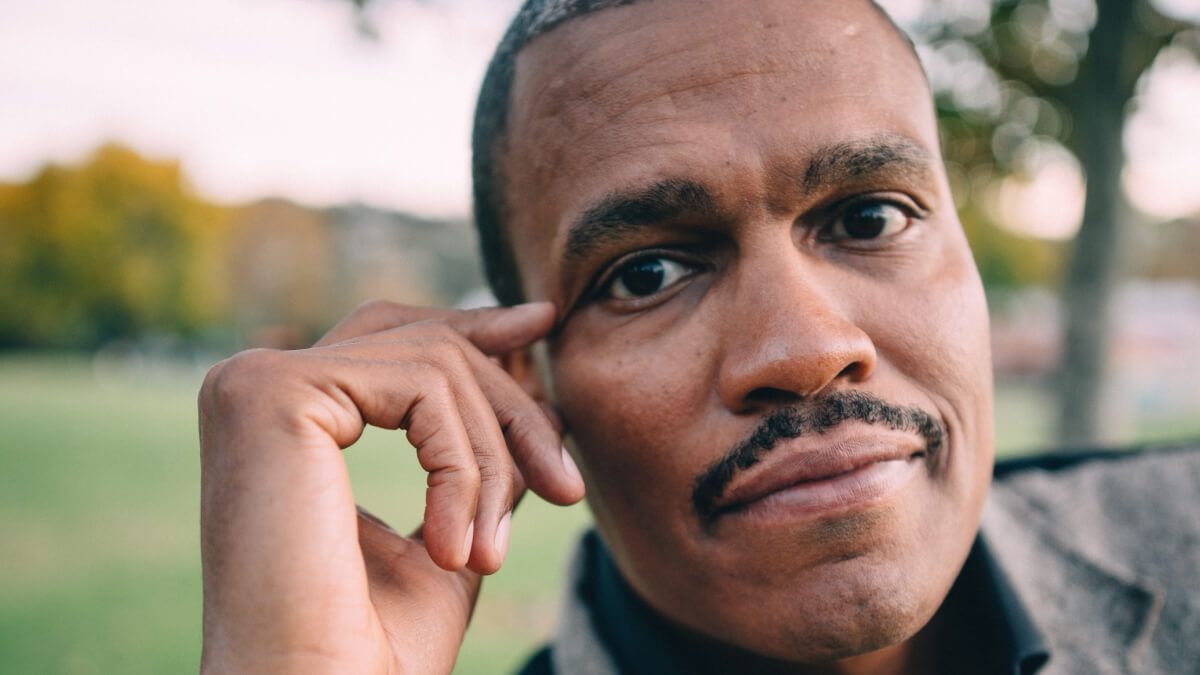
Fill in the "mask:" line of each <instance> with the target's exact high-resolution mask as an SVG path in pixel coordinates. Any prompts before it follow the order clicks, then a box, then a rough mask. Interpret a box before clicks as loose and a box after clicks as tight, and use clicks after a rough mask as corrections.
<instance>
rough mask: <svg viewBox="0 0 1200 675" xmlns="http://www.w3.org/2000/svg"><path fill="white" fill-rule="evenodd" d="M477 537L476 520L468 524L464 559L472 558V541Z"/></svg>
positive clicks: (464, 542)
mask: <svg viewBox="0 0 1200 675" xmlns="http://www.w3.org/2000/svg"><path fill="white" fill-rule="evenodd" d="M474 539H475V521H473V520H472V521H471V524H470V525H467V536H466V537H465V538H464V539H463V559H464V560H470V559H471V541H472V540H474Z"/></svg>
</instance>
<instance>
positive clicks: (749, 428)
mask: <svg viewBox="0 0 1200 675" xmlns="http://www.w3.org/2000/svg"><path fill="white" fill-rule="evenodd" d="M930 98H931V97H930V92H929V89H928V85H927V83H926V80H925V78H924V75H923V73H922V70H921V68H920V66H919V64H918V62H917V60H916V58H915V56H914V54H913V52H912V49H911V46H910V45H909V44H908V43H907V42H906V41H905V39H904V38H903V36H902V35H901V34H900V33H899V32H898V31H897V30H895V28H894V27H893V26H892V25H891V23H890V22H889V20H888V19H887V18H886V16H885V15H884V14H883V13H882V12H881V11H880V10H878V9H877V8H876V7H874V6H873V5H872V4H870V3H868V2H866V1H865V0H854V1H846V0H820V1H817V0H813V1H811V2H795V1H789V0H755V1H749V0H738V1H733V0H726V1H712V2H699V1H690V2H689V1H688V0H644V1H642V2H630V1H628V0H626V1H619V0H592V1H590V2H589V1H586V0H576V1H560V0H533V1H532V2H530V3H528V4H527V5H526V7H524V8H523V9H522V11H521V13H520V14H519V15H518V17H517V19H516V21H515V22H514V25H513V27H512V29H511V30H510V32H509V34H508V36H507V37H506V38H505V40H504V42H503V43H502V44H501V46H500V50H499V52H498V54H497V57H496V60H495V61H494V63H493V65H492V68H491V70H490V72H489V75H488V78H487V81H486V82H485V85H484V91H483V94H482V96H481V101H480V108H479V113H478V115H479V117H478V121H477V127H476V135H475V150H476V162H475V169H476V202H477V204H476V206H477V216H478V220H479V226H480V230H481V238H482V240H483V245H484V246H483V248H484V254H485V258H486V263H487V267H488V273H489V279H490V281H491V283H492V286H493V288H494V289H495V291H496V293H497V295H498V297H499V298H500V299H501V301H502V302H503V303H504V304H506V305H515V306H513V307H510V308H506V309H493V310H482V311H476V312H454V311H450V310H436V309H418V308H410V307H401V306H396V305H391V304H388V303H373V304H370V305H367V306H365V307H363V308H361V309H359V310H358V311H356V312H355V313H354V314H352V315H351V316H350V317H348V318H347V319H346V320H344V321H343V322H342V323H341V324H339V325H338V326H337V327H335V328H334V329H333V330H332V331H331V332H330V334H329V335H327V336H326V337H325V338H324V339H323V340H322V341H321V342H320V343H318V345H317V346H315V347H314V348H312V349H309V350H302V351H296V352H272V351H253V352H248V353H245V354H241V355H238V356H236V357H234V358H233V359H230V360H229V361H226V362H224V363H222V364H219V365H218V366H217V367H215V368H214V369H213V371H212V372H211V373H210V376H209V378H208V379H207V380H206V382H205V385H204V388H203V390H202V392H201V396H200V409H201V420H200V421H201V441H202V452H203V472H204V475H203V490H202V507H203V555H204V575H205V634H204V655H203V668H204V669H205V670H206V671H211V672H254V673H265V672H303V673H317V672H335V673H376V672H421V673H423V672H447V671H448V670H450V668H451V667H452V665H453V663H454V659H455V653H456V651H457V649H458V647H459V644H460V642H461V639H462V636H463V632H464V630H465V628H466V625H467V621H468V619H469V616H470V612H471V607H472V605H473V602H474V599H475V597H476V595H477V593H478V592H479V584H480V576H479V575H481V574H488V573H491V572H494V571H495V570H496V569H498V568H499V567H500V565H501V563H502V561H503V558H504V554H505V551H506V547H507V542H508V534H509V528H510V527H511V526H512V525H511V523H512V510H513V507H514V506H515V504H516V502H517V500H518V499H520V497H521V495H522V493H523V492H524V490H525V489H526V488H529V489H531V490H532V491H533V492H535V493H537V494H538V495H540V496H541V497H543V498H545V499H548V500H550V501H552V502H555V503H559V504H567V503H572V502H575V501H577V500H579V499H581V498H582V497H583V495H584V486H585V485H586V486H587V497H588V503H589V506H590V507H591V510H592V512H593V513H594V515H595V521H596V532H597V535H598V536H594V537H589V538H588V539H587V540H586V541H585V543H584V545H583V547H582V550H581V553H580V557H579V562H578V564H577V565H576V569H575V570H574V574H575V577H574V580H573V582H572V592H571V593H570V594H569V597H568V601H567V607H566V610H565V613H564V620H563V626H562V630H561V633H560V635H559V637H558V638H557V639H556V641H555V643H554V645H553V647H552V649H550V650H549V651H546V652H543V653H542V654H541V655H539V657H538V658H537V659H535V660H534V661H533V662H532V663H531V664H530V667H529V668H530V670H531V671H532V672H559V673H612V672H659V673H661V672H768V673H769V672H796V673H803V672H836V673H926V672H954V673H964V672H997V673H999V672H1034V671H1035V670H1037V669H1038V668H1039V667H1041V666H1043V665H1045V666H1046V670H1045V671H1044V672H1125V671H1132V670H1137V671H1150V672H1186V671H1190V670H1191V669H1192V668H1194V666H1195V664H1196V663H1197V661H1196V657H1197V648H1196V647H1195V646H1194V645H1193V644H1191V643H1192V642H1193V640H1191V639H1190V638H1194V636H1195V635H1197V634H1200V618H1198V617H1200V612H1198V611H1197V607H1198V604H1197V600H1196V597H1195V593H1194V592H1188V591H1185V590H1184V589H1182V588H1176V589H1174V592H1173V593H1171V594H1167V593H1166V592H1165V589H1166V587H1167V586H1168V585H1170V584H1172V583H1174V581H1175V580H1179V579H1184V578H1189V577H1190V576H1191V575H1193V574H1194V571H1195V566H1196V563H1197V561H1198V560H1200V530H1198V528H1197V525H1196V519H1195V514H1196V494H1197V489H1198V488H1200V470H1198V469H1197V462H1196V459H1195V455H1194V454H1187V453H1184V454H1178V453H1177V454H1170V455H1168V454H1158V455H1153V456H1146V457H1123V458H1121V459H1114V460H1111V461H1103V462H1070V463H1066V464H1064V465H1063V466H1060V467H1057V469H1056V470H1053V471H1051V470H1048V469H1047V468H1041V469H1038V470H1026V471H1014V472H1012V473H1013V475H1011V476H1009V477H1007V478H1004V481H1003V482H1002V483H1001V484H1000V485H999V486H997V488H996V489H995V490H994V491H993V495H992V500H993V501H992V503H991V504H990V506H989V508H988V515H987V518H986V522H985V523H984V525H983V530H982V532H983V534H982V535H980V534H979V533H980V523H981V518H982V514H983V512H984V506H985V501H987V496H988V486H989V483H990V482H991V479H992V466H993V461H992V460H993V458H992V432H993V429H992V399H991V375H990V373H991V369H990V354H989V345H988V330H987V311H986V306H985V302H984V297H983V292H982V288H981V285H980V281H979V277H978V274H977V272H976V269H975V266H974V264H973V262H972V259H971V254H970V251H969V250H968V248H967V245H966V242H965V239H964V237H963V233H962V229H961V226H960V225H959V223H958V221H957V218H956V215H955V209H954V206H953V202H952V200H951V196H950V191H949V188H948V186H947V182H946V178H945V174H944V171H943V169H942V166H941V162H940V154H939V147H938V135H937V128H936V124H935V118H934V113H933V109H932V105H931V101H930ZM1114 141H1115V139H1114ZM524 301H530V302H528V303H527V304H518V303H521V302H524ZM367 424H371V425H376V426H381V427H385V428H403V429H405V430H406V432H407V435H408V438H409V440H410V441H411V443H412V444H413V446H414V447H415V448H416V452H417V459H418V461H419V462H420V464H421V466H422V467H424V468H425V469H426V470H427V471H428V472H429V489H428V493H427V505H426V510H425V514H424V519H423V521H422V525H421V527H420V528H419V529H418V530H417V533H416V534H415V535H414V536H413V537H402V536H400V535H398V534H396V533H395V532H394V531H393V530H391V529H390V528H389V527H387V526H386V525H384V524H383V523H382V522H380V521H378V520H377V519H375V518H374V517H372V516H370V515H369V514H367V513H365V512H363V511H356V508H355V505H354V499H353V495H352V493H351V489H350V485H349V482H348V479H347V475H346V470H345V466H344V464H343V462H342V459H341V456H340V453H339V450H340V449H342V448H345V447H347V446H349V445H351V444H352V443H353V442H354V441H355V440H356V439H357V438H358V436H359V435H360V433H361V432H362V430H363V428H364V425H367ZM564 429H565V431H566V439H567V442H568V443H569V445H570V451H568V450H567V449H566V448H564V447H563V446H562V445H561V443H560V438H561V434H562V432H563V430H564ZM577 467H578V468H577ZM1050 468H1053V467H1050ZM1151 485H1153V486H1156V487H1155V488H1154V489H1153V490H1150V489H1149V488H1148V486H1151ZM1159 495H1162V497H1160V496H1159ZM1105 500H1108V501H1105ZM414 520H415V518H414ZM518 520H519V516H518ZM1114 522H1116V523H1121V522H1125V523H1127V526H1125V527H1121V528H1110V527H1108V525H1107V524H1109V523H1114ZM1129 525H1132V526H1133V527H1129ZM1047 658H1049V661H1048V662H1047Z"/></svg>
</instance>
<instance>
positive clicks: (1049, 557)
mask: <svg viewBox="0 0 1200 675" xmlns="http://www.w3.org/2000/svg"><path fill="white" fill-rule="evenodd" d="M982 533H983V536H984V537H985V538H986V539H987V541H988V543H989V545H990V548H991V550H992V552H993V554H994V555H995V556H996V558H997V559H998V560H999V562H1000V565H1001V567H1002V568H1003V569H1004V572H1005V574H1006V575H1007V576H1008V577H1009V580H1010V581H1011V582H1012V584H1013V586H1014V587H1015V590H1016V592H1017V594H1018V595H1019V596H1020V598H1021V601H1022V602H1023V603H1024V604H1025V606H1026V608H1027V610H1028V611H1029V614H1030V615H1031V616H1032V618H1033V620H1034V622H1035V623H1036V624H1037V626H1038V628H1039V629H1040V630H1041V631H1042V632H1043V633H1044V634H1045V637H1046V640H1047V642H1048V643H1049V648H1050V661H1049V662H1048V663H1047V664H1046V666H1045V668H1043V669H1042V670H1041V671H1040V673H1042V674H1070V675H1076V674H1080V675H1082V674H1087V675H1091V674H1093V673H1095V674H1102V673H1169V674H1171V675H1175V674H1187V673H1200V579H1198V578H1197V577H1198V572H1200V452H1198V451H1197V450H1196V449H1195V448H1176V449H1169V450H1166V449H1164V450H1156V451H1147V452H1143V453H1138V454H1123V455H1114V456H1113V457H1111V458H1104V459H1096V460H1092V461H1086V462H1073V461H1067V462H1065V463H1064V465H1063V466H1059V467H1054V466H1050V467H1049V468H1046V467H1039V466H1032V467H1030V468H1025V469H1022V470H1015V471H1006V472H1004V473H1003V474H998V475H997V478H996V480H995V481H994V482H993V485H992V492H991V495H990V497H989V501H988V505H987V507H986V509H985V511H984V516H983V526H982ZM579 564H580V563H579V560H578V558H577V560H576V562H575V563H574V564H573V565H572V569H571V573H570V577H571V579H570V582H569V583H568V586H567V587H568V588H576V587H577V585H578V579H579V574H580V569H579ZM551 660H552V662H553V664H554V670H555V672H558V673H572V674H573V675H617V669H616V667H615V666H614V665H613V659H612V657H611V655H610V654H609V653H608V651H607V649H606V648H605V646H604V644H603V643H602V642H601V640H600V638H599V636H598V634H597V632H596V629H595V627H594V626H593V624H592V620H591V615H590V612H589V611H588V608H587V607H585V606H584V605H583V604H582V602H581V601H580V600H579V598H578V597H577V596H576V594H574V593H568V594H567V597H566V602H565V604H564V607H563V613H562V617H561V619H560V622H559V629H558V633H557V635H556V636H555V638H554V641H553V643H552V645H551Z"/></svg>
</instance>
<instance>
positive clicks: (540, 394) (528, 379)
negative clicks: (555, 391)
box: [500, 345, 549, 404]
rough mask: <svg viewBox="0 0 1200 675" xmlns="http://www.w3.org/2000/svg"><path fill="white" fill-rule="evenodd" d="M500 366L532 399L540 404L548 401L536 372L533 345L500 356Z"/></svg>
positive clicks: (540, 378) (543, 386)
mask: <svg viewBox="0 0 1200 675" xmlns="http://www.w3.org/2000/svg"><path fill="white" fill-rule="evenodd" d="M500 367H502V368H504V370H505V371H507V372H508V374H509V376H511V377H512V379H514V380H516V382H517V384H519V385H521V388H522V389H524V390H525V393H526V394H529V397H530V398H532V399H533V400H534V401H537V402H538V403H542V404H547V403H549V396H548V392H547V391H546V386H545V384H544V383H543V382H542V377H541V375H540V373H538V369H537V363H536V359H535V358H534V355H533V345H530V346H529V347H525V348H524V349H517V350H515V351H512V352H509V353H508V354H505V355H504V356H501V357H500Z"/></svg>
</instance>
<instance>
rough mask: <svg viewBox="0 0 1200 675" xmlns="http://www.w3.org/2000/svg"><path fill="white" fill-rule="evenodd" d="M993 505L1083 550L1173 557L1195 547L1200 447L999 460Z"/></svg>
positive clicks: (1199, 501) (1198, 520)
mask: <svg viewBox="0 0 1200 675" xmlns="http://www.w3.org/2000/svg"><path fill="white" fill-rule="evenodd" d="M992 501H993V503H994V505H995V506H997V507H998V508H1001V509H1005V510H1010V511H1016V512H1020V513H1022V514H1024V515H1026V516H1027V517H1033V518H1036V519H1040V520H1041V522H1042V524H1044V525H1045V526H1046V527H1048V528H1051V529H1053V530H1054V531H1055V532H1056V533H1057V534H1058V536H1059V537H1062V538H1064V539H1071V540H1087V542H1086V543H1087V547H1088V548H1095V547H1100V548H1104V549H1107V550H1109V551H1112V552H1118V551H1128V552H1129V553H1130V554H1131V555H1136V554H1138V553H1139V552H1142V553H1144V552H1146V551H1148V550H1152V549H1155V548H1160V547H1170V548H1171V550H1172V551H1173V552H1174V553H1175V554H1176V555H1178V553H1179V552H1181V551H1180V548H1179V546H1180V545H1181V544H1185V548H1189V547H1190V546H1189V545H1188V544H1196V543H1197V542H1200V539H1198V538H1197V537H1200V517H1197V516H1198V510H1200V444H1197V443H1188V444H1179V445H1172V446H1153V447H1150V446H1147V447H1140V448H1130V449H1125V450H1098V451H1083V452H1069V453H1056V454H1052V455H1047V456H1043V457H1037V458H1028V459H1016V460H1008V461H1001V462H997V464H996V470H995V478H994V481H993V497H992ZM1031 524H1032V523H1031Z"/></svg>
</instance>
